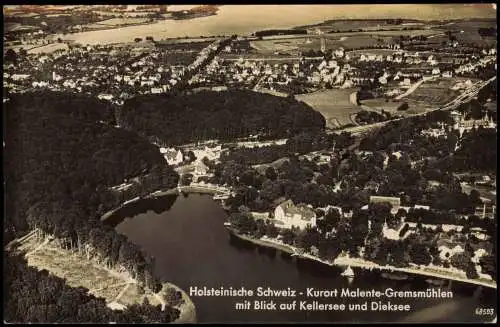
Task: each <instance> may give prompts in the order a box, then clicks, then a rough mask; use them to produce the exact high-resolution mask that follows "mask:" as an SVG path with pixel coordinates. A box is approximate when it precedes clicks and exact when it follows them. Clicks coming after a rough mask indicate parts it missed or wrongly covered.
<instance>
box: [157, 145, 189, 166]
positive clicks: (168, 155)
mask: <svg viewBox="0 0 500 327" xmlns="http://www.w3.org/2000/svg"><path fill="white" fill-rule="evenodd" d="M160 152H161V154H163V157H164V158H165V160H167V162H168V164H169V165H172V166H174V165H178V164H180V163H182V161H183V160H184V156H183V155H182V152H181V150H175V149H167V148H160Z"/></svg>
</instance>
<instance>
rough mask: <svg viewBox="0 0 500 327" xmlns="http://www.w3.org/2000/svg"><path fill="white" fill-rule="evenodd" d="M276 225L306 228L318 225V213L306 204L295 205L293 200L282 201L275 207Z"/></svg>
mask: <svg viewBox="0 0 500 327" xmlns="http://www.w3.org/2000/svg"><path fill="white" fill-rule="evenodd" d="M274 220H275V225H276V227H280V228H288V229H290V228H292V226H295V227H298V228H300V229H305V228H306V227H307V226H311V227H315V226H316V214H315V212H314V210H313V209H312V208H309V207H308V206H305V205H297V206H296V205H295V204H294V203H293V201H292V200H287V201H284V202H282V203H281V204H280V205H278V206H277V207H276V209H274Z"/></svg>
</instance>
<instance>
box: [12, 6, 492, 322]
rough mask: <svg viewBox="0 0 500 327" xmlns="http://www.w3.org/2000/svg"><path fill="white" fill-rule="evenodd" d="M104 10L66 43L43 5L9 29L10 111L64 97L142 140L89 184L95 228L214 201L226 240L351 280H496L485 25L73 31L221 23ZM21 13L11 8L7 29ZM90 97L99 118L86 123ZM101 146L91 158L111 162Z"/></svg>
mask: <svg viewBox="0 0 500 327" xmlns="http://www.w3.org/2000/svg"><path fill="white" fill-rule="evenodd" d="M100 7H102V8H100ZM100 7H99V8H98V7H95V8H93V10H92V12H93V14H89V13H88V12H87V11H86V9H85V6H83V7H82V8H80V10H81V13H80V16H81V17H83V18H82V19H85V20H86V22H80V21H78V20H77V21H78V24H74V25H71V24H70V25H69V26H65V27H64V28H65V32H64V34H59V33H58V34H56V33H55V31H52V30H50V29H47V28H45V27H44V26H46V25H47V23H45V24H41V23H40V20H41V19H42V20H43V19H48V18H50V17H51V15H48V14H47V13H45V12H43V11H42V12H36V13H34V14H33V15H32V16H29V18H30V20H29V22H30V25H31V24H39V23H40V26H36V29H31V28H26V29H23V28H21V27H19V26H17V28H14V29H12V30H10V31H9V30H7V31H6V32H5V34H4V43H5V47H4V66H3V68H4V70H3V71H4V72H3V78H4V93H3V103H4V106H5V105H7V106H9V105H10V106H12V107H13V108H14V107H15V106H25V107H29V105H31V104H32V103H34V104H36V105H40V106H50V103H51V101H54V103H55V104H54V105H53V106H54V107H55V109H54V110H55V111H56V112H58V113H57V114H58V115H59V114H60V113H61V112H64V110H63V109H58V108H59V107H61V108H62V107H64V105H61V103H64V101H66V100H67V101H70V100H69V99H70V98H72V97H74V98H75V100H71V101H75V103H76V104H75V107H74V108H68V109H67V110H68V112H70V111H71V110H75V112H76V113H74V114H72V115H73V116H74V117H73V116H72V117H73V118H74V119H75V124H77V123H76V122H78V123H80V121H78V119H89V118H88V117H92V119H93V117H99V118H96V121H94V122H92V124H95V125H96V126H97V127H96V128H98V129H103V130H104V129H108V128H109V130H110V132H109V133H123V134H117V135H121V136H120V137H118V136H116V139H117V140H120V141H119V142H123V141H122V140H126V139H127V138H128V137H132V136H128V134H125V133H134V135H137V137H138V138H140V139H141V140H142V141H144V140H146V142H145V143H146V144H147V145H146V144H142V143H140V142H142V141H137V140H135V138H134V139H133V140H134V141H133V142H132V141H130V144H131V147H133V148H134V151H137V152H135V153H136V154H139V155H143V156H144V157H139V158H136V157H134V156H132V155H131V154H127V155H121V154H120V155H116V157H117V158H118V157H119V158H121V160H123V162H120V163H118V162H116V163H115V164H114V165H120V166H124V167H120V168H119V170H118V171H119V172H116V173H113V172H107V169H109V168H105V169H104V170H106V174H107V175H103V176H101V177H99V178H101V179H100V180H99V181H97V182H95V183H96V184H95V185H98V187H97V186H96V188H95V189H96V190H97V189H98V190H99V191H100V192H102V194H103V195H99V197H102V199H106V201H108V202H107V203H106V204H102V205H100V206H99V205H97V203H98V200H95V201H94V200H93V201H94V202H95V203H96V208H99V209H98V210H97V213H98V214H96V216H99V217H98V218H100V220H101V222H104V221H105V220H107V219H108V218H109V217H111V216H112V215H113V214H115V213H116V212H117V211H119V209H121V208H124V207H126V206H128V205H131V204H134V203H139V202H140V201H141V200H144V199H156V198H160V197H162V196H165V195H167V194H188V193H202V194H205V193H208V194H210V195H211V196H212V197H213V200H215V201H216V202H218V203H220V204H221V206H222V207H223V208H224V210H225V211H226V213H227V218H226V219H225V221H224V222H221V224H222V223H223V224H224V227H225V228H226V229H227V230H228V231H229V234H230V235H231V237H234V238H236V239H238V240H240V241H245V242H249V243H252V244H257V245H258V246H263V247H266V248H273V249H278V250H280V251H282V252H284V253H288V254H290V255H291V256H292V257H298V258H302V259H307V260H312V261H316V262H320V263H322V264H325V265H328V266H340V267H342V269H343V273H342V276H346V277H348V278H349V280H351V281H352V278H353V277H355V276H356V272H355V271H354V270H353V269H352V268H355V269H366V270H374V269H375V270H380V271H381V272H385V274H386V275H385V276H388V278H391V279H398V278H401V279H406V278H408V276H410V275H412V274H414V275H421V276H425V277H426V278H427V281H428V283H429V284H431V285H439V286H443V287H446V286H444V285H445V283H446V281H451V280H454V281H459V282H464V283H469V284H475V285H481V286H484V287H489V288H496V217H497V207H496V135H497V118H496V111H497V99H496V94H497V89H496V83H497V81H496V74H497V65H496V56H497V53H496V28H495V29H494V33H493V32H492V30H491V29H492V27H491V26H492V22H493V23H495V24H496V22H495V21H494V20H493V21H491V20H486V19H485V20H481V19H478V20H473V19H472V20H470V21H463V22H461V21H417V20H399V21H398V20H395V21H393V20H389V19H388V20H373V21H370V20H366V21H362V23H360V22H359V21H356V20H353V21H352V22H350V21H349V20H339V21H335V20H334V21H325V22H323V23H317V24H315V25H308V26H297V27H295V28H294V29H282V30H260V31H254V32H253V33H247V34H236V33H226V35H219V36H204V37H186V38H181V37H178V38H171V37H161V36H159V35H157V34H155V33H149V32H145V33H144V34H143V35H141V36H136V35H134V36H133V37H131V38H130V39H129V40H128V41H127V42H110V43H108V44H85V43H82V42H78V41H77V39H72V37H73V36H72V33H76V32H78V33H81V32H88V31H91V30H94V29H95V28H91V27H89V26H90V25H95V24H99V22H100V21H104V22H106V19H124V18H123V17H125V18H126V19H130V21H132V20H133V21H134V22H133V23H130V24H131V25H134V26H135V25H137V26H145V25H146V24H159V23H161V21H163V20H164V19H174V20H182V19H198V18H200V17H204V18H206V17H207V16H210V17H214V16H217V14H218V13H217V7H216V6H215V9H214V8H212V7H211V6H206V7H204V6H201V7H200V8H198V9H196V10H193V11H179V12H177V13H175V14H172V13H171V12H169V9H168V6H165V7H162V6H144V7H141V6H139V7H138V8H136V10H135V11H134V13H135V14H134V15H131V12H129V11H128V10H126V9H125V7H127V6H123V7H121V6H116V7H114V6H109V7H108V6H100ZM222 7H223V6H222ZM30 10H31V9H29V8H28V9H26V10H24V11H23V10H21V11H15V10H12V11H10V12H9V11H8V12H5V10H4V14H8V17H10V20H11V21H12V22H17V21H21V20H20V19H19V18H20V17H23V16H22V15H23V14H24V13H25V12H29V11H30ZM33 10H35V9H33ZM57 10H59V11H60V10H62V9H57ZM68 10H70V9H68ZM59 11H57V15H65V11H64V10H62V11H61V12H62V13H60V12H59ZM21 12H22V13H21ZM96 12H99V13H96ZM105 13H107V14H105ZM87 15H89V16H88V17H87ZM109 15H111V16H109ZM120 15H121V16H122V17H121V18H119V16H120ZM124 15H125V16H124ZM127 15H129V16H130V17H128V18H127ZM38 16H40V18H41V19H38V20H37V21H35V20H34V19H35V18H36V17H38ZM172 17H173V18H172ZM137 19H141V20H137ZM76 25H78V26H76ZM358 25H359V26H358ZM120 26H122V25H120ZM123 26H128V24H125V23H124V25H123ZM114 27H116V26H114ZM107 28H109V26H108V27H107ZM105 32H106V30H103V33H105ZM47 94H50V95H47ZM33 95H34V96H33ZM31 97H33V98H34V99H35V100H31ZM26 99H28V100H26ZM78 99H81V100H78ZM90 99H91V100H90ZM78 101H81V102H78ZM86 101H89V102H88V103H89V104H90V103H92V105H89V106H95V108H93V109H92V110H93V111H92V113H89V114H82V113H81V112H80V111H82V110H85V109H84V108H85V107H86V105H85V104H84V103H86ZM90 101H93V102H90ZM23 108H24V107H23ZM254 108H257V109H254ZM51 110H52V109H51ZM75 117H77V118H75ZM82 117H83V118H82ZM73 118H72V119H73ZM75 126H77V125H75ZM82 126H85V125H82ZM82 128H83V129H85V128H87V127H82ZM87 132H88V131H87V130H86V131H85V132H82V133H87ZM89 133H90V132H89ZM92 133H93V135H99V134H98V133H100V132H97V131H93V132H92ZM82 135H83V134H82ZM103 135H104V134H103ZM57 137H62V136H57ZM106 137H107V136H106ZM134 137H136V136H134ZM104 138H105V137H104V136H103V139H104ZM106 140H107V139H106ZM106 140H103V141H102V144H101V145H99V146H103V147H104V150H102V151H100V152H99V151H98V152H96V153H95V154H94V155H92V159H91V160H94V161H95V162H97V161H98V160H104V162H112V161H106V160H108V159H105V158H106V155H107V154H106V153H108V152H106V151H108V150H107V149H108V148H106V146H108V145H109V144H111V143H106V142H108V141H106ZM12 142H14V141H12ZM16 142H20V141H17V140H16ZM109 142H111V141H109ZM16 144H17V143H16ZM5 147H6V145H5V142H4V148H5ZM51 151H52V150H49V152H51ZM120 151H121V150H120ZM150 151H152V152H150ZM153 153H154V154H153ZM27 156H28V157H27V158H30V157H29V155H28V154H27ZM55 156H56V157H57V156H58V155H57V154H56V155H55ZM109 156H110V157H109V158H111V157H112V156H113V155H109ZM103 158H104V159H103ZM153 158H154V159H153ZM157 158H161V160H160V163H159V164H158V159H157ZM27 160H31V159H27ZM54 160H56V159H54ZM57 160H62V161H61V162H63V161H64V160H69V159H57ZM109 160H112V159H109ZM140 160H153V161H154V164H153V165H150V164H145V163H143V162H139V161H140ZM94 161H90V162H94ZM54 162H57V161H54ZM102 165H103V166H104V165H105V164H102ZM64 167H65V168H64V169H69V167H73V166H71V165H65V166H64ZM99 167H101V166H99ZM23 169H24V168H23ZM129 170H130V171H129ZM122 171H123V173H122ZM132 172H133V173H132ZM25 174H26V176H28V175H29V173H28V172H26V173H25ZM103 174H104V173H103ZM174 175H175V177H174ZM23 176H24V175H23ZM29 178H31V177H23V179H20V180H22V181H23V182H24V181H25V180H30V179H29ZM104 180H106V182H104ZM82 185H85V187H89V185H94V184H91V183H90V182H89V183H83V184H82ZM85 192H89V191H88V190H85V191H82V193H85ZM104 194H105V195H104ZM75 196H76V195H75ZM68 201H70V200H68ZM99 201H101V199H99ZM94 202H93V203H94ZM93 205H94V204H93ZM35 207H36V206H35ZM36 208H37V207H36ZM30 210H31V209H30ZM33 210H34V211H33V212H37V211H36V210H39V209H33ZM30 212H31V211H30ZM42 212H43V211H42ZM29 217H31V216H29ZM29 217H28V218H27V223H26V225H28V226H30V227H32V226H36V227H33V228H34V229H35V230H40V229H42V230H43V233H47V235H51V236H50V237H52V238H53V237H54V236H53V235H55V233H56V232H54V233H52V232H51V231H52V229H53V227H52V225H50V224H48V225H47V226H48V227H46V228H44V227H42V226H43V224H40V223H37V222H31V220H29V219H31V218H29ZM98 221H99V219H97V222H95V223H96V224H98V223H99V222H98ZM92 223H94V222H92ZM75 226H76V225H75ZM16 228H17V227H16ZM93 228H96V227H93ZM12 229H15V228H12ZM48 230H50V232H49V231H48ZM57 233H60V231H57ZM64 235H65V236H64V237H66V238H68V237H69V238H71V237H70V236H67V235H66V234H64ZM68 235H69V233H68ZM14 238H15V237H14V236H13V237H12V239H14ZM61 238H63V237H62V236H61ZM94 239H95V237H94V236H92V237H91V238H90V240H94ZM96 242H98V241H96ZM131 251H132V250H131ZM120 253H121V252H120ZM87 256H89V255H88V254H87ZM130 256H132V255H130ZM123 257H124V258H125V257H126V256H125V255H123ZM119 258H122V255H121V254H120V257H119ZM127 258H128V257H127ZM120 260H121V259H120ZM124 260H125V262H126V263H127V264H128V261H126V260H128V259H124ZM130 260H132V259H130ZM134 260H135V259H134ZM145 262H147V260H146V259H145ZM131 265H132V266H134V264H131ZM144 266H146V264H145V265H144ZM127 267H128V266H127ZM124 269H125V268H124ZM127 269H129V268H127ZM135 269H136V270H133V269H132V270H131V271H134V272H132V273H131V274H132V276H134V278H136V279H139V273H137V269H138V268H135ZM141 269H142V268H141ZM144 269H145V272H144V275H146V276H148V275H147V273H149V271H147V269H146V268H144ZM125 270H126V269H125ZM135 276H136V277H135ZM401 276H403V277H401ZM141 278H142V277H141ZM144 280H145V282H144V283H145V285H148V284H149V283H150V282H149V281H150V280H154V279H153V278H152V279H148V278H147V277H144ZM151 283H153V284H154V282H151ZM179 294H180V293H179ZM177 296H178V297H180V295H177ZM148 301H149V300H148ZM108 307H109V302H108ZM176 307H177V308H180V306H176ZM122 309H123V307H122ZM173 316H174V315H172V316H169V317H173Z"/></svg>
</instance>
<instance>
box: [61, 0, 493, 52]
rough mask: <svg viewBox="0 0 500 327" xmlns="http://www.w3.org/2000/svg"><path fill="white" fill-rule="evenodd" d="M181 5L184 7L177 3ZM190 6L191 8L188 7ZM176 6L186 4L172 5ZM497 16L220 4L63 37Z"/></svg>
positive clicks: (443, 9)
mask: <svg viewBox="0 0 500 327" xmlns="http://www.w3.org/2000/svg"><path fill="white" fill-rule="evenodd" d="M175 7H184V6H175ZM186 7H190V6H186ZM173 9H175V10H179V9H188V8H173ZM474 17H477V18H495V17H496V10H493V8H492V6H491V4H472V5H466V4H453V5H447V4H439V5H430V4H419V5H416V4H398V5H392V4H391V5H223V6H221V7H220V8H219V11H218V13H217V15H215V16H208V17H201V18H196V19H189V20H164V21H160V22H157V23H154V24H150V25H142V26H130V27H123V28H117V29H113V30H106V31H89V32H82V33H73V34H67V35H64V36H63V35H61V36H60V37H61V39H64V40H75V41H77V42H79V43H83V44H109V43H121V42H132V41H133V40H134V38H137V37H139V38H145V37H146V36H153V37H154V38H155V39H157V40H160V39H163V38H172V37H184V36H188V37H197V36H201V35H203V36H217V35H231V34H238V35H247V34H250V33H253V32H255V31H258V30H262V29H272V28H291V27H295V26H300V25H309V24H316V23H320V22H323V21H325V20H330V19H368V18H379V19H380V18H412V19H424V20H433V19H438V20H441V19H442V20H444V19H464V18H474Z"/></svg>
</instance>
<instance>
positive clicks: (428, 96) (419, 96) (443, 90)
mask: <svg viewBox="0 0 500 327" xmlns="http://www.w3.org/2000/svg"><path fill="white" fill-rule="evenodd" d="M457 82H458V80H457V79H451V78H450V79H439V80H437V81H427V82H425V83H423V84H422V85H421V86H420V87H419V88H418V89H416V90H415V92H413V93H412V94H410V95H408V96H407V97H406V98H405V100H407V101H408V102H417V103H418V102H421V103H423V104H428V105H432V106H439V105H444V104H446V103H448V102H449V101H450V100H452V99H453V98H455V97H456V96H457V95H458V94H459V92H457V91H454V90H451V89H450V88H451V87H452V86H453V85H455V84H456V83H457Z"/></svg>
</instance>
